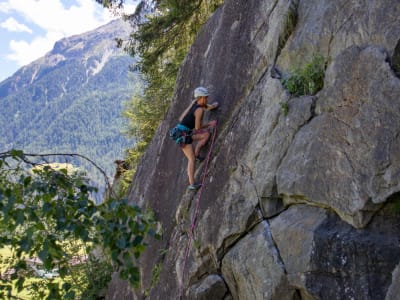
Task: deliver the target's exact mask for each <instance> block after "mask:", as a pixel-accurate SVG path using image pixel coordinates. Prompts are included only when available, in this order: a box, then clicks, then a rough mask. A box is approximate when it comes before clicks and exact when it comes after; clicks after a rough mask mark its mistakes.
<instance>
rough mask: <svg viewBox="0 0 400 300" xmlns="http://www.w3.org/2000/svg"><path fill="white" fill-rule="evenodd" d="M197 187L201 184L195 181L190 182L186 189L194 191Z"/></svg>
mask: <svg viewBox="0 0 400 300" xmlns="http://www.w3.org/2000/svg"><path fill="white" fill-rule="evenodd" d="M199 188H201V184H200V183H195V184H191V185H189V186H188V189H189V190H192V191H196V190H198V189H199Z"/></svg>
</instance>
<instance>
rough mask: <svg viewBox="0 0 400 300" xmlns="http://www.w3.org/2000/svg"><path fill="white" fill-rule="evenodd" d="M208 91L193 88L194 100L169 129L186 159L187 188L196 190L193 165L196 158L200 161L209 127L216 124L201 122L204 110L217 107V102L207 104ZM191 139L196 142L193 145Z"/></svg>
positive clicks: (197, 187)
mask: <svg viewBox="0 0 400 300" xmlns="http://www.w3.org/2000/svg"><path fill="white" fill-rule="evenodd" d="M208 96H209V92H208V90H207V89H206V88H204V87H198V88H196V89H195V90H194V97H195V100H193V101H192V103H190V105H189V106H188V107H187V108H186V109H185V111H184V112H183V113H182V115H181V116H180V117H179V124H178V125H177V126H175V127H174V128H172V129H171V130H170V137H171V138H172V139H173V140H175V141H176V143H177V144H179V145H180V147H181V149H182V151H183V153H184V154H185V156H186V158H187V159H188V165H187V175H188V177H189V187H188V188H189V189H190V190H197V189H199V188H200V187H201V184H199V183H197V184H196V183H195V182H194V167H195V163H196V160H197V161H202V160H203V159H204V158H202V157H200V150H201V148H202V147H203V146H204V145H205V144H206V143H207V141H208V139H209V138H210V132H209V129H210V128H213V127H215V126H216V124H217V121H215V120H213V121H210V122H208V123H207V124H204V123H203V115H204V111H205V110H213V109H215V108H217V107H218V105H219V104H218V102H214V103H212V104H207V101H208ZM193 141H195V142H197V144H196V147H195V148H194V147H193Z"/></svg>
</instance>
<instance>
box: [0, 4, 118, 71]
mask: <svg viewBox="0 0 400 300" xmlns="http://www.w3.org/2000/svg"><path fill="white" fill-rule="evenodd" d="M66 2H68V1H66ZM77 2H78V5H73V6H71V7H69V8H65V7H64V6H63V3H62V1H60V0H8V1H7V2H2V3H0V11H7V12H8V13H13V14H17V15H19V16H21V17H22V18H24V19H25V20H26V21H27V22H29V23H32V24H34V25H36V26H38V27H40V28H41V29H42V30H44V32H45V34H44V35H42V36H35V37H34V39H33V40H32V41H30V42H28V41H26V40H12V41H10V42H9V47H10V49H11V51H12V53H10V54H8V55H7V59H10V60H13V61H15V62H16V63H17V64H18V65H19V66H23V65H25V64H27V63H30V62H32V61H34V60H35V59H38V58H39V57H42V56H43V55H45V54H46V53H47V52H48V51H50V50H51V49H52V47H53V45H54V43H55V42H56V41H57V40H59V39H61V38H63V37H67V36H71V35H74V34H80V33H83V32H86V31H89V30H92V29H95V28H97V27H99V26H101V25H103V24H105V23H107V22H109V21H111V19H113V18H114V17H113V16H112V15H111V13H110V12H109V11H108V10H107V9H103V8H102V7H101V6H100V5H99V4H97V3H96V2H95V1H94V0H78V1H77Z"/></svg>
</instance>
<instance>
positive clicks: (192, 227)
mask: <svg viewBox="0 0 400 300" xmlns="http://www.w3.org/2000/svg"><path fill="white" fill-rule="evenodd" d="M216 133H217V124H215V126H214V131H213V135H212V139H211V145H210V149H209V150H208V153H207V159H206V164H205V166H204V171H203V177H202V180H201V187H200V189H199V191H198V193H197V199H196V208H195V210H194V212H193V215H192V224H191V225H190V231H189V240H188V242H187V244H186V250H185V256H184V259H183V266H182V281H181V284H180V287H179V296H178V300H180V299H182V294H183V285H184V283H185V269H186V261H187V259H188V257H189V251H190V246H191V243H192V239H193V232H194V228H195V226H196V219H197V214H198V211H199V206H200V198H201V192H202V190H203V187H204V184H205V181H206V177H207V169H208V164H209V162H210V157H211V151H212V149H213V147H214V142H215V136H216Z"/></svg>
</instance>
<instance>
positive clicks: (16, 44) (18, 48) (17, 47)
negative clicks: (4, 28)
mask: <svg viewBox="0 0 400 300" xmlns="http://www.w3.org/2000/svg"><path fill="white" fill-rule="evenodd" d="M61 38H62V36H61V35H57V34H56V33H48V34H47V35H46V36H45V37H36V38H34V39H33V40H32V41H31V42H29V43H28V42H26V41H23V40H21V41H16V40H11V41H10V44H9V46H10V49H11V53H10V54H8V55H7V59H9V60H12V61H15V62H16V63H17V64H18V65H19V66H24V65H27V64H29V63H31V62H32V61H34V60H36V59H38V58H40V57H42V56H44V54H46V53H47V52H48V51H50V50H51V49H52V47H53V46H54V41H57V40H59V39H61Z"/></svg>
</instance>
